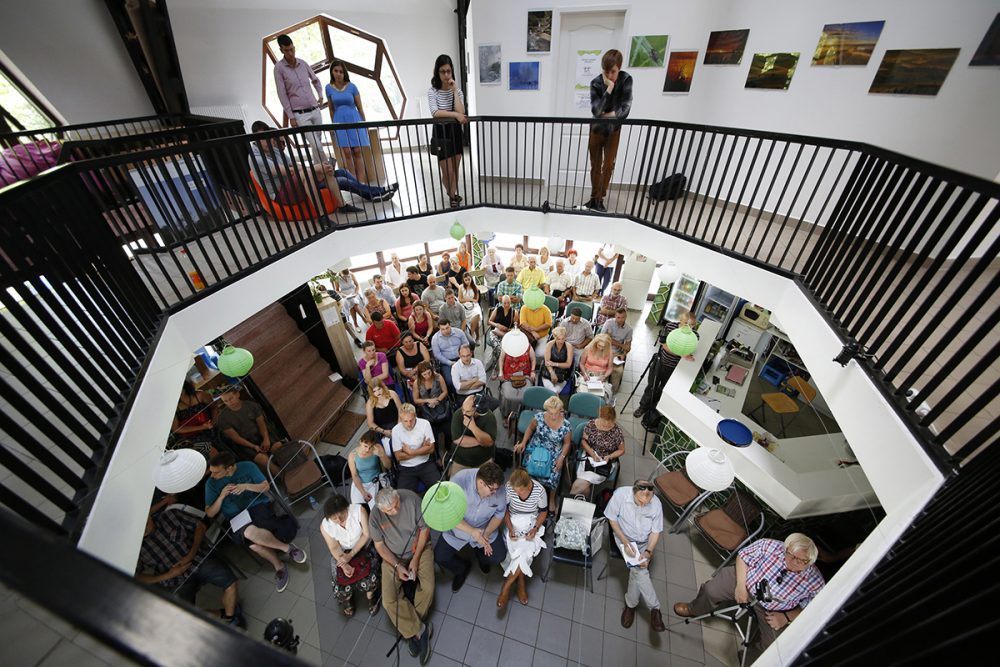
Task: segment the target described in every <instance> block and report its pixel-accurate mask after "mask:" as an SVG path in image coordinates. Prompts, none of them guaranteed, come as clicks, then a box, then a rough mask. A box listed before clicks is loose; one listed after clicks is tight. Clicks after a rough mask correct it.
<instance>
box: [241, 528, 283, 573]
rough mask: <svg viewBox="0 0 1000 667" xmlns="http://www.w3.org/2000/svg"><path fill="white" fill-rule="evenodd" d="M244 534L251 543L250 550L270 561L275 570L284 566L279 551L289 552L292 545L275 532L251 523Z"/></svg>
mask: <svg viewBox="0 0 1000 667" xmlns="http://www.w3.org/2000/svg"><path fill="white" fill-rule="evenodd" d="M243 536H244V537H245V538H246V539H247V541H248V542H250V543H251V544H250V550H251V551H253V552H254V553H255V554H257V555H259V556H260V557H261V558H263V559H264V560H266V561H267V562H268V563H270V564H271V567H273V568H274V571H275V572H277V571H278V570H280V569H281V568H282V567H284V566H283V565H282V564H281V560H279V559H278V552H281V553H288V550H289V549H290V548H291V547H290V546H289V545H288V544H285V543H284V542H282V541H281V540H279V539H278V538H277V537H275V536H274V533H272V532H271V531H269V530H266V529H264V528H258V527H257V526H254V525H250V526H247V528H246V530H245V531H243Z"/></svg>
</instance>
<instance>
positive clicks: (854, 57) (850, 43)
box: [812, 21, 885, 65]
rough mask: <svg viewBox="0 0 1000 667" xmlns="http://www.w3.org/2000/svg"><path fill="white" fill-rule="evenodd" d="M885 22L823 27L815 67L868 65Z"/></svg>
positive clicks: (813, 60)
mask: <svg viewBox="0 0 1000 667" xmlns="http://www.w3.org/2000/svg"><path fill="white" fill-rule="evenodd" d="M884 27H885V21H863V22H860V23H830V24H827V25H825V26H823V33H822V34H821V35H820V36H819V44H817V45H816V53H814V54H813V59H812V64H813V65H867V64H868V60H869V59H870V58H871V57H872V51H874V50H875V44H876V42H878V38H879V35H881V34H882V28H884Z"/></svg>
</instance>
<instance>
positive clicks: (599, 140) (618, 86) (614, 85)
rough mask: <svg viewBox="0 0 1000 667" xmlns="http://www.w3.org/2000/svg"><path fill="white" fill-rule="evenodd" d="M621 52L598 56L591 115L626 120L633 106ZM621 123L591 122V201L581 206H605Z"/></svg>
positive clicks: (629, 77) (590, 207)
mask: <svg viewBox="0 0 1000 667" xmlns="http://www.w3.org/2000/svg"><path fill="white" fill-rule="evenodd" d="M621 66H622V52H621V51H619V50H617V49H611V50H610V51H608V52H606V53H605V54H604V55H603V56H602V57H601V70H602V71H601V74H599V75H597V76H596V77H594V80H593V81H591V82H590V111H591V113H593V115H594V118H597V119H610V118H615V119H618V120H625V119H626V118H628V114H629V111H630V110H631V109H632V77H631V76H629V73H628V72H623V71H621ZM621 129H622V128H621V125H616V124H615V123H612V122H609V121H608V120H604V121H603V122H596V123H591V125H590V142H589V146H588V147H589V149H590V185H591V190H590V200H589V201H587V203H586V204H584V206H586V207H587V208H589V209H593V210H595V211H600V212H602V213H604V212H606V211H607V210H608V209H607V207H605V205H604V197H605V196H606V195H607V194H608V185H609V184H610V183H611V174H612V172H613V171H614V169H615V158H616V157H617V155H618V141H619V139H621Z"/></svg>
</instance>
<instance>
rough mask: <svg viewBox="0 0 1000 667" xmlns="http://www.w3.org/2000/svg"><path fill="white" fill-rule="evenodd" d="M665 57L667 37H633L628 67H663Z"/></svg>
mask: <svg viewBox="0 0 1000 667" xmlns="http://www.w3.org/2000/svg"><path fill="white" fill-rule="evenodd" d="M666 57H667V35H633V36H632V48H631V49H630V50H629V54H628V66H629V68H633V67H663V63H664V61H665V60H666Z"/></svg>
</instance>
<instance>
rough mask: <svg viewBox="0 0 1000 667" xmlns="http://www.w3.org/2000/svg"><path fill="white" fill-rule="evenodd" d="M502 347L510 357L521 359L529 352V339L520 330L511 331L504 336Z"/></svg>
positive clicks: (501, 342) (501, 341)
mask: <svg viewBox="0 0 1000 667" xmlns="http://www.w3.org/2000/svg"><path fill="white" fill-rule="evenodd" d="M500 347H501V348H502V349H503V351H504V352H505V353H506V354H507V356H509V357H520V356H521V355H522V354H524V353H525V352H527V351H528V337H527V336H525V335H524V332H523V331H521V330H520V329H511V330H510V331H508V332H507V333H505V334H504V335H503V338H502V339H501V340H500Z"/></svg>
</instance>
